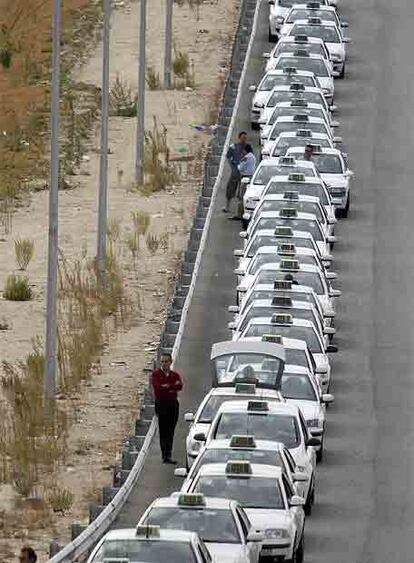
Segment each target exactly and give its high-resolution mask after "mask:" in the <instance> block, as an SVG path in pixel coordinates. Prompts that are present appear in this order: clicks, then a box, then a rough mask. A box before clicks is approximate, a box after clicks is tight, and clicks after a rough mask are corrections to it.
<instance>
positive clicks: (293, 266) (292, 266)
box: [280, 260, 300, 272]
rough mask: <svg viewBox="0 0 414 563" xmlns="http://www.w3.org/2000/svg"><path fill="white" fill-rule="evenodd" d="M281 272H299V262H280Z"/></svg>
mask: <svg viewBox="0 0 414 563" xmlns="http://www.w3.org/2000/svg"><path fill="white" fill-rule="evenodd" d="M280 269H281V270H290V271H294V272H297V271H299V269H300V268H299V260H282V261H281V262H280Z"/></svg>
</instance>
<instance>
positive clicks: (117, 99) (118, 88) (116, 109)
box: [109, 75, 138, 117]
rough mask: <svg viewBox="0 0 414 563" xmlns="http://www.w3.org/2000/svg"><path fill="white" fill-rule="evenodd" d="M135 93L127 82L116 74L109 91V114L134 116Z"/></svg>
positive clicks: (135, 109) (135, 106) (135, 111)
mask: <svg viewBox="0 0 414 563" xmlns="http://www.w3.org/2000/svg"><path fill="white" fill-rule="evenodd" d="M137 99H138V98H137V95H133V93H132V90H131V88H130V87H129V86H128V84H127V83H126V82H125V81H123V80H121V79H120V77H119V75H117V77H116V79H115V82H114V84H113V86H112V88H111V89H110V92H109V105H110V111H111V115H117V116H122V117H135V116H136V115H137Z"/></svg>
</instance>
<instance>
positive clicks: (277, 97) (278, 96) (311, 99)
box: [266, 90, 325, 108]
mask: <svg viewBox="0 0 414 563" xmlns="http://www.w3.org/2000/svg"><path fill="white" fill-rule="evenodd" d="M292 100H304V101H305V102H308V104H325V100H324V98H323V94H321V93H320V92H309V91H305V92H303V91H300V90H287V91H276V92H273V94H271V96H270V97H269V99H268V100H267V102H266V107H269V108H272V107H275V105H276V104H279V103H281V102H291V101H292Z"/></svg>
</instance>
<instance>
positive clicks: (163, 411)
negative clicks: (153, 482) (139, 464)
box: [151, 352, 183, 465]
mask: <svg viewBox="0 0 414 563" xmlns="http://www.w3.org/2000/svg"><path fill="white" fill-rule="evenodd" d="M160 364H161V367H160V368H159V369H156V370H155V371H153V372H152V376H151V384H152V388H153V391H154V399H155V414H156V415H157V417H158V430H159V434H160V447H161V457H162V462H163V463H170V464H174V465H175V463H176V462H175V461H174V460H173V459H171V454H172V448H173V441H174V431H175V427H176V425H177V421H178V414H179V404H178V399H177V393H178V391H181V390H182V388H183V382H182V379H181V376H180V374H179V373H177V372H176V371H173V370H172V369H170V368H171V364H172V356H171V354H170V353H168V352H166V353H164V354H162V355H161V361H160Z"/></svg>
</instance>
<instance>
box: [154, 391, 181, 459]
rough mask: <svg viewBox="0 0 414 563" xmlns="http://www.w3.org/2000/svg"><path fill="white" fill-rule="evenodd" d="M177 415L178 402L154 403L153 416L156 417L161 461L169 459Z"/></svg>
mask: <svg viewBox="0 0 414 563" xmlns="http://www.w3.org/2000/svg"><path fill="white" fill-rule="evenodd" d="M178 413H179V405H178V401H155V414H156V415H157V416H158V429H159V433H160V447H161V454H162V458H163V459H166V458H170V457H171V453H172V448H173V440H174V430H175V427H176V425H177V421H178Z"/></svg>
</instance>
